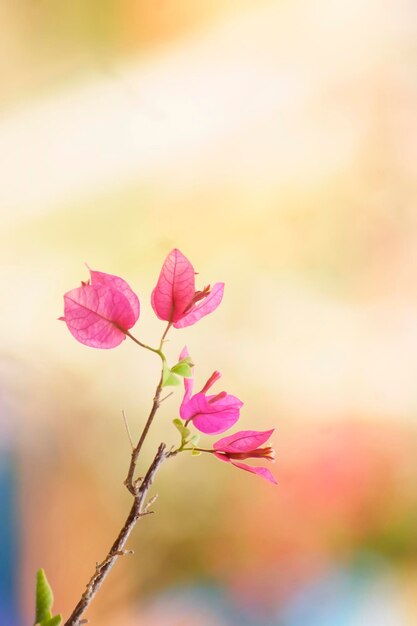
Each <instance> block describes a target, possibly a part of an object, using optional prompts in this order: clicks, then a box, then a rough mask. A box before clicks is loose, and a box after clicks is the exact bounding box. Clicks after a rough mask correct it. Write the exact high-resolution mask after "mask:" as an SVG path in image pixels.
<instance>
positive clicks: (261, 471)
mask: <svg viewBox="0 0 417 626" xmlns="http://www.w3.org/2000/svg"><path fill="white" fill-rule="evenodd" d="M230 462H231V464H232V465H234V466H235V467H238V468H239V469H242V470H245V472H252V474H257V475H258V476H261V477H262V478H265V480H268V481H269V482H270V483H273V484H274V485H277V484H278V483H277V481H276V480H275V477H274V476H273V474H271V472H270V471H269V469H268V468H267V467H252V466H251V465H246V463H238V462H237V461H230Z"/></svg>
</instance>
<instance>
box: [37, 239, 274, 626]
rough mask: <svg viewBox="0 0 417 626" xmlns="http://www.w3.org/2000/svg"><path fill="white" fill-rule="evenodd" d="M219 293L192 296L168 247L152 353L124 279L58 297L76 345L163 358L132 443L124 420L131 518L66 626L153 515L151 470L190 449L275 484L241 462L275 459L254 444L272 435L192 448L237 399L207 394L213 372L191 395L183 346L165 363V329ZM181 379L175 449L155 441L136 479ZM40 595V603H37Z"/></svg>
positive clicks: (47, 605) (50, 622)
mask: <svg viewBox="0 0 417 626" xmlns="http://www.w3.org/2000/svg"><path fill="white" fill-rule="evenodd" d="M223 291H224V284H223V283H215V284H214V285H213V287H212V288H211V287H210V286H206V287H204V288H203V289H202V290H200V291H196V289H195V272H194V268H193V266H192V265H191V263H190V262H189V261H188V259H187V258H186V257H185V256H184V255H183V254H182V253H181V252H180V251H179V250H172V252H170V254H169V255H168V256H167V258H166V259H165V262H164V264H163V266H162V270H161V273H160V275H159V278H158V282H157V284H156V287H155V289H154V290H153V292H152V299H151V301H152V307H153V309H154V311H155V313H156V315H157V317H158V318H159V319H161V320H165V321H166V322H167V326H166V328H165V331H164V333H163V335H162V337H161V340H160V343H159V346H158V348H152V347H151V346H149V345H147V344H145V343H143V342H142V341H139V339H136V337H134V336H133V335H132V334H131V333H130V329H131V328H132V327H133V326H134V325H135V323H136V322H137V320H138V318H139V314H140V303H139V299H138V297H137V295H136V294H135V293H134V292H133V291H132V289H131V288H130V286H129V285H128V283H127V282H126V281H125V280H123V279H122V278H120V277H118V276H113V275H112V274H105V273H104V272H97V271H93V270H90V280H88V281H86V282H82V283H81V287H78V288H76V289H73V290H72V291H69V292H67V293H66V294H65V295H64V316H63V317H61V318H60V319H62V320H63V321H64V322H65V323H66V325H67V327H68V329H69V330H70V332H71V333H72V335H73V336H74V337H75V338H76V339H77V340H78V341H79V342H80V343H83V344H84V345H87V346H90V347H92V348H101V349H108V348H115V347H116V346H118V345H120V344H121V343H122V341H124V340H125V339H126V337H129V339H131V340H132V341H133V342H134V343H136V344H137V345H139V346H140V347H141V348H144V349H146V350H150V351H151V352H154V353H156V354H158V356H159V357H160V358H161V361H162V368H161V373H160V377H159V382H158V385H157V387H156V390H155V394H154V397H153V402H152V406H151V410H150V413H149V415H148V418H147V420H146V422H145V425H144V427H143V430H142V433H141V435H140V437H139V440H138V442H137V444H136V446H135V445H134V443H133V442H132V439H131V436H130V431H129V428H128V426H127V421H126V418H125V416H124V415H123V417H124V419H125V426H126V430H127V432H128V435H129V440H130V443H131V447H132V452H131V458H130V463H129V468H128V472H127V476H126V479H125V481H124V485H125V486H126V488H127V489H128V491H129V493H130V494H131V495H132V497H133V503H132V506H131V509H130V512H129V515H128V516H127V518H126V521H125V523H124V525H123V527H122V529H121V530H120V532H119V534H118V536H117V538H116V539H115V541H114V542H113V544H112V546H111V548H110V550H109V552H108V554H107V556H106V557H105V558H104V560H103V561H102V562H101V563H100V564H98V565H96V569H95V572H94V573H93V575H92V576H91V578H90V580H89V581H88V583H87V585H86V589H85V591H84V593H83V594H82V596H81V598H80V600H79V602H78V603H77V605H76V607H75V609H74V610H73V612H72V614H71V616H70V617H69V618H68V620H67V621H66V622H65V626H79V625H80V624H82V623H84V622H85V620H82V619H81V618H82V615H83V614H84V612H85V611H86V609H87V608H88V607H89V605H90V603H91V602H92V600H93V598H94V597H95V595H96V594H97V592H98V590H99V589H100V587H101V585H102V583H103V581H104V580H105V578H106V577H107V575H108V574H109V572H110V570H111V569H112V568H113V566H114V564H115V563H116V561H117V559H118V558H119V557H120V556H123V555H125V554H131V551H130V550H125V545H126V542H127V540H128V538H129V536H130V533H131V532H132V530H133V528H134V526H135V524H136V523H137V522H138V521H139V519H140V518H141V517H143V516H144V515H148V514H150V513H151V512H152V511H150V510H149V508H150V506H152V504H153V502H154V501H155V499H156V496H153V497H152V498H150V500H148V502H146V499H147V496H148V492H149V489H150V487H151V485H152V483H153V480H154V478H155V476H156V473H157V472H158V470H159V468H160V466H161V465H162V463H163V462H164V461H165V460H166V459H168V458H170V457H172V456H175V455H176V454H178V453H179V452H183V451H187V450H190V451H191V454H193V455H199V454H200V453H201V452H208V453H210V454H211V455H212V456H214V457H215V458H217V459H219V460H221V461H225V462H227V463H231V464H232V465H234V466H235V467H238V468H239V469H243V470H245V471H248V472H252V473H254V474H257V475H258V476H261V477H263V478H265V479H266V480H268V481H269V482H272V483H275V482H276V481H275V478H274V477H273V475H272V474H271V472H270V471H269V470H268V469H267V468H265V467H253V466H250V465H247V464H246V463H242V462H241V461H242V460H246V459H253V458H255V459H265V460H267V461H271V460H273V458H274V451H273V450H272V448H271V447H270V446H268V447H265V448H262V447H260V446H261V445H262V444H264V443H266V441H267V440H268V439H269V437H270V435H271V434H272V432H273V430H268V431H255V430H251V431H240V432H237V433H235V434H234V435H229V436H228V437H223V438H222V439H220V440H218V441H217V442H215V443H214V444H213V448H212V449H208V448H198V447H197V444H198V440H199V435H198V434H194V435H193V434H192V433H191V430H190V428H191V427H194V428H196V429H197V430H199V431H200V432H202V433H205V434H207V435H216V434H219V433H223V432H225V431H226V430H228V429H229V428H231V426H233V425H234V424H235V423H236V422H237V421H238V419H239V417H240V409H241V407H242V405H243V402H242V401H241V400H240V399H239V398H237V397H236V396H233V395H231V394H229V393H227V392H226V391H221V392H220V393H217V394H209V393H208V392H209V390H210V389H211V387H212V386H213V385H214V384H215V383H216V382H217V381H218V380H219V378H220V377H221V374H220V372H218V371H217V370H216V371H215V372H214V373H213V374H212V375H211V376H210V377H209V379H208V380H207V382H206V383H205V385H204V386H203V387H202V389H201V391H199V392H198V393H195V394H194V395H193V393H192V392H193V384H194V378H193V368H194V363H193V362H192V359H191V357H190V355H189V354H188V350H187V348H186V347H185V348H183V350H182V352H181V354H180V355H179V361H178V362H177V363H176V364H175V365H174V366H173V367H169V366H168V363H167V359H166V357H165V354H164V352H163V346H164V342H165V339H166V336H167V333H168V331H169V329H170V328H171V326H173V327H174V328H176V329H180V328H185V327H186V326H191V325H192V324H195V323H196V322H198V321H199V320H200V319H201V318H203V317H205V316H206V315H208V314H209V313H211V312H213V311H214V310H215V309H216V308H217V307H218V306H219V304H220V302H221V300H222V298H223ZM181 378H183V381H184V397H183V400H182V402H181V406H180V409H179V414H180V418H181V419H180V418H176V419H174V421H173V423H174V425H175V427H176V428H177V430H178V431H179V433H180V436H181V443H180V445H179V447H178V448H177V449H172V450H171V451H167V450H166V444H165V443H161V444H160V445H159V448H158V451H157V453H156V455H155V457H154V459H153V461H152V463H151V465H150V466H149V468H148V470H147V472H146V474H145V477H144V478H143V479H142V478H135V474H136V469H137V464H138V461H139V458H140V453H141V450H142V447H143V445H144V443H145V440H146V437H147V435H148V433H149V429H150V427H151V425H152V423H153V421H154V419H155V415H156V413H157V411H158V409H159V407H160V404H161V402H163V401H164V400H166V399H167V398H168V397H169V396H170V395H171V393H169V394H168V395H166V396H165V397H164V398H162V399H161V394H162V390H163V388H164V387H168V386H177V385H179V384H180V379H181ZM181 420H183V421H181ZM38 582H39V584H38V593H37V597H38V596H39V598H41V600H40V601H39V602H38V601H37V611H36V624H40V626H59V624H60V623H61V617H60V615H56V616H54V617H52V614H51V607H52V591H51V590H50V588H49V587H48V585H47V581H46V577H45V575H44V573H43V570H42V571H40V573H38ZM42 598H44V601H43V602H42ZM45 598H46V600H45Z"/></svg>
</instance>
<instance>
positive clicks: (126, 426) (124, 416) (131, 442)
mask: <svg viewBox="0 0 417 626" xmlns="http://www.w3.org/2000/svg"><path fill="white" fill-rule="evenodd" d="M122 415H123V421H124V423H125V428H126V432H127V436H128V438H129V441H130V446H131V448H132V450H134V449H135V444H134V443H133V439H132V435H131V434H130V428H129V424H128V423H127V417H126V413H125V412H124V410H123V411H122Z"/></svg>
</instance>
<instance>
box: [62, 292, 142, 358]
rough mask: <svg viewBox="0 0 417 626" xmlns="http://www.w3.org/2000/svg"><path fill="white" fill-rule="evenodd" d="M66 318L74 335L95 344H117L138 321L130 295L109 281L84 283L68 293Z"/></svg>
mask: <svg viewBox="0 0 417 626" xmlns="http://www.w3.org/2000/svg"><path fill="white" fill-rule="evenodd" d="M64 320H65V322H66V324H67V326H68V329H69V331H70V332H71V333H72V334H73V336H74V337H75V338H76V339H77V340H78V341H80V342H81V343H83V344H85V345H86V346H90V347H92V348H115V347H116V346H118V345H119V344H120V343H121V342H122V341H123V339H125V337H126V336H125V334H124V332H123V330H121V329H124V330H127V329H129V328H131V327H132V326H133V325H134V324H135V321H136V319H135V314H134V312H133V310H132V307H131V306H130V304H129V302H128V300H127V298H126V297H125V296H124V295H123V294H122V293H121V292H120V291H116V290H114V289H111V288H110V287H106V286H105V285H100V284H99V285H83V286H82V287H78V288H77V289H73V290H72V291H68V293H66V294H65V295H64Z"/></svg>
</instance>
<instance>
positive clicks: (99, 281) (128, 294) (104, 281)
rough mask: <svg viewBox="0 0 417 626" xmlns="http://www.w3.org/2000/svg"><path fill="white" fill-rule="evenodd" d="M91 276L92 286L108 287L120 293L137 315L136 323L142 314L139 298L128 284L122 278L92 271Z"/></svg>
mask: <svg viewBox="0 0 417 626" xmlns="http://www.w3.org/2000/svg"><path fill="white" fill-rule="evenodd" d="M90 276H91V284H92V285H106V286H107V287H111V288H112V289H116V291H120V292H121V293H122V294H123V295H124V296H125V298H126V299H127V301H128V302H129V304H130V306H131V307H132V311H133V313H134V315H135V321H137V320H138V318H139V313H140V304H139V298H138V297H137V295H136V294H135V292H134V291H132V289H131V288H130V287H129V285H128V284H127V282H126V281H125V280H123V278H120V276H113V274H105V273H104V272H96V271H95V270H90Z"/></svg>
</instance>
